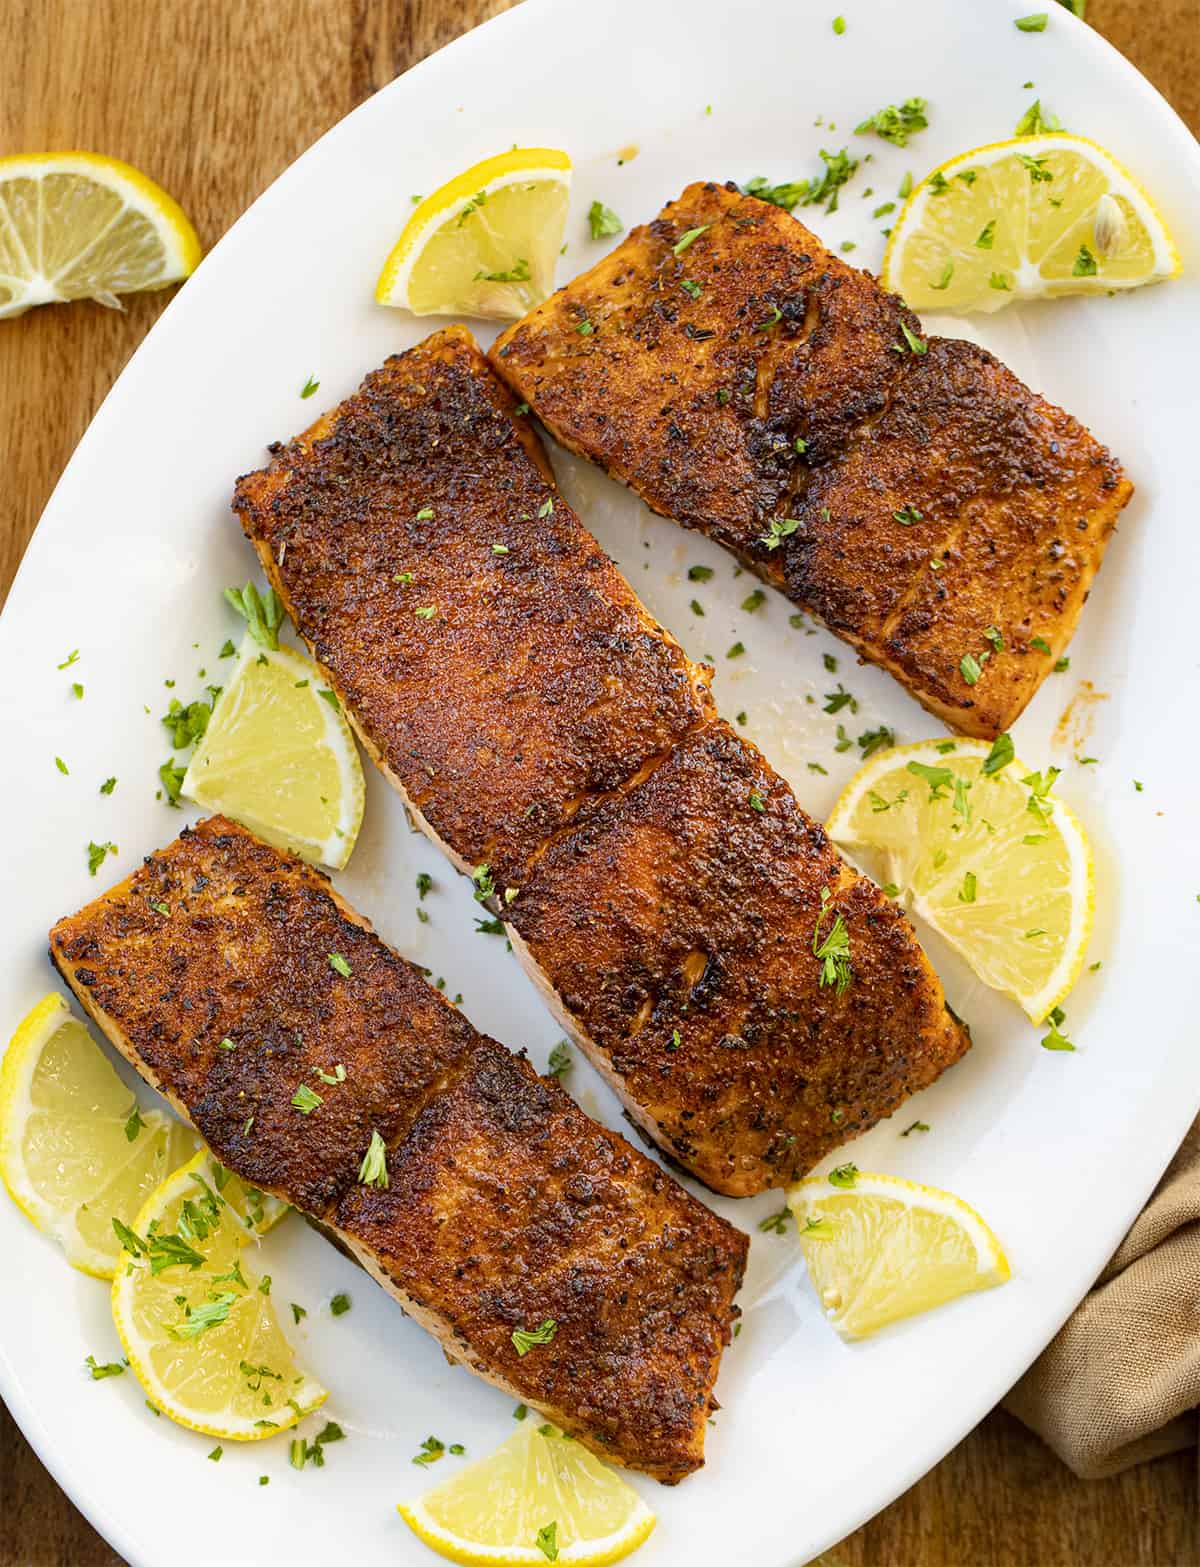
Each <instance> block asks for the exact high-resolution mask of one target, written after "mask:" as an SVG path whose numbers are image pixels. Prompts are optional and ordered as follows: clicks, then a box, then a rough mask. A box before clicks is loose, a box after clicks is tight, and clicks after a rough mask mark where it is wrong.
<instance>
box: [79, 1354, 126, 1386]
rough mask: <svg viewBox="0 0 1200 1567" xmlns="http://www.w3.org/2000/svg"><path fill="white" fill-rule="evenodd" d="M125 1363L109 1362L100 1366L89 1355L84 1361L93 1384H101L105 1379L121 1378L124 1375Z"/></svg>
mask: <svg viewBox="0 0 1200 1567" xmlns="http://www.w3.org/2000/svg"><path fill="white" fill-rule="evenodd" d="M126 1364H127V1362H124V1361H120V1360H110V1361H109V1362H108V1363H107V1364H106V1365H101V1364H100V1363H99V1362H98V1361H97V1359H96V1357H95V1356H94V1355H89V1356H88V1358H87V1359H86V1360H85V1361H84V1365H85V1366H86V1367H87V1368H88V1372H89V1374H90V1375H91V1379H92V1381H93V1382H103V1380H104V1378H105V1377H121V1376H124V1375H125V1366H126Z"/></svg>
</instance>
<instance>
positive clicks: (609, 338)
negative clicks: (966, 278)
mask: <svg viewBox="0 0 1200 1567" xmlns="http://www.w3.org/2000/svg"><path fill="white" fill-rule="evenodd" d="M921 333H922V328H921V323H920V322H919V320H918V319H917V317H916V316H915V315H913V313H912V312H911V311H909V310H907V309H906V308H905V307H904V305H903V303H902V302H901V301H900V300H899V299H898V298H896V297H895V296H894V295H890V294H888V293H886V292H885V291H884V290H883V289H882V288H880V286H879V285H878V283H877V282H876V281H875V279H874V278H873V277H872V276H871V275H870V274H869V273H867V272H864V271H861V270H859V269H857V268H855V267H852V266H850V265H849V264H848V263H846V262H845V261H843V260H841V259H840V258H839V257H837V256H835V255H832V254H831V253H830V252H829V251H828V250H827V249H826V248H825V247H824V246H823V245H822V244H821V242H820V240H819V239H818V238H817V237H816V235H814V234H813V233H811V232H810V231H809V230H808V229H807V228H805V227H804V225H803V224H801V223H800V222H798V221H797V220H796V219H795V218H793V217H792V216H791V215H790V214H788V213H787V212H784V211H782V210H781V209H780V208H778V207H775V206H772V205H771V204H769V203H767V202H764V201H761V200H758V199H757V198H755V197H753V196H746V195H743V194H742V193H741V192H740V191H739V190H738V188H737V187H736V186H735V185H733V184H727V185H724V186H722V185H719V184H717V183H714V182H697V183H695V184H692V185H690V186H688V187H687V189H686V190H685V191H684V192H683V194H682V195H681V196H680V197H679V199H678V200H676V201H673V202H671V203H669V204H668V205H667V206H666V207H665V208H664V209H663V210H662V212H661V213H660V214H659V215H658V217H656V218H655V219H654V220H653V221H652V222H651V223H649V224H645V225H642V226H640V227H637V228H635V229H633V230H632V231H631V232H630V233H629V234H628V236H627V237H626V238H625V239H624V240H623V241H622V242H621V244H619V245H618V246H617V247H616V248H615V249H614V250H613V251H612V252H610V254H609V255H607V256H605V257H604V258H603V259H602V260H600V261H598V262H597V263H596V264H595V265H594V266H592V267H591V268H589V269H588V270H587V271H586V272H584V273H582V274H581V275H580V276H579V277H577V278H575V279H574V280H573V281H572V282H570V283H568V284H567V285H566V287H565V288H561V289H559V290H558V291H557V292H556V293H555V294H553V295H552V296H551V297H550V298H549V299H548V300H546V301H545V303H543V304H541V305H539V306H537V307H536V308H535V309H534V310H532V311H531V312H530V313H529V314H528V315H527V316H526V317H525V318H524V319H523V320H522V321H519V322H517V323H516V324H515V325H513V326H511V327H509V328H508V329H506V330H505V331H504V332H503V333H502V334H501V336H500V337H499V338H498V339H497V341H496V343H495V345H494V346H493V348H492V350H491V354H490V359H491V363H492V364H493V366H494V367H495V368H496V370H497V371H498V372H499V374H500V375H501V376H503V377H504V379H505V380H506V381H507V382H508V383H509V385H510V386H511V387H512V388H513V390H514V392H515V394H516V395H517V396H518V397H520V398H521V399H523V400H524V401H525V402H526V403H528V404H529V405H530V406H531V407H532V409H533V411H534V412H535V413H536V414H537V416H538V418H539V419H540V420H541V422H542V423H543V424H544V425H545V427H546V428H547V429H548V430H549V431H550V432H551V434H552V435H553V436H554V438H555V439H556V440H557V441H559V442H560V443H561V444H562V445H564V446H566V447H568V448H569V449H570V450H572V451H574V452H577V453H579V454H580V455H582V456H584V457H587V458H589V459H590V460H591V461H593V462H596V463H598V464H600V465H601V466H602V467H603V468H604V469H605V470H606V471H607V472H608V473H609V474H610V475H611V476H612V477H614V478H616V479H618V480H620V481H622V482H624V483H625V484H627V485H629V486H630V487H631V488H632V489H633V490H634V491H635V492H636V493H637V494H638V495H639V496H640V497H641V499H642V500H643V501H645V502H646V504H647V505H648V506H650V507H651V508H652V509H653V510H655V511H657V512H659V513H660V514H662V515H663V516H667V517H671V518H673V519H674V520H675V521H677V522H679V523H681V524H683V525H684V526H685V527H689V528H695V529H697V530H699V531H700V532H702V533H705V534H707V535H708V536H709V537H711V538H713V539H714V540H716V541H717V542H718V543H720V544H722V545H724V546H725V547H726V548H727V549H729V550H731V551H732V552H733V553H734V554H735V555H736V556H737V557H738V559H739V560H741V561H742V562H743V563H744V564H745V565H746V566H748V567H749V568H750V569H752V570H753V571H755V572H756V573H757V574H758V575H759V576H760V577H762V578H763V579H764V580H765V581H767V582H769V583H770V584H771V585H772V586H774V587H777V588H779V589H781V590H782V591H783V592H784V593H786V594H787V595H788V596H789V597H790V598H791V599H792V600H793V601H794V602H795V603H797V604H799V605H800V606H801V607H802V608H803V609H805V610H806V611H807V612H809V613H810V614H812V615H813V616H814V617H815V618H816V619H818V620H820V621H821V622H823V623H824V624H825V625H826V626H827V627H828V628H829V629H830V630H831V631H833V632H834V633H835V634H836V635H838V636H840V637H843V638H844V639H845V640H846V641H847V642H849V643H850V645H851V646H852V647H854V648H855V649H856V651H857V652H859V653H860V654H861V655H862V656H863V657H864V658H866V659H869V660H870V661H872V662H874V663H877V664H881V665H882V666H883V667H884V668H886V669H887V670H888V671H889V672H890V673H891V674H892V675H894V676H895V677H896V679H898V680H899V681H900V682H901V684H902V685H904V686H905V688H906V689H907V690H908V691H909V692H910V694H911V695H913V696H914V697H915V698H916V699H917V700H918V701H919V702H921V703H922V704H923V705H924V706H925V707H926V708H928V709H929V711H930V712H932V713H934V714H935V715H936V716H937V717H938V718H940V719H941V720H942V721H943V722H945V723H946V724H948V725H949V726H950V727H951V728H954V729H957V730H959V731H960V732H962V733H964V734H970V735H975V736H980V737H982V738H985V739H994V738H995V737H996V735H998V734H999V733H1001V732H1002V731H1003V730H1005V729H1007V728H1009V727H1010V726H1011V725H1012V724H1013V723H1014V722H1015V721H1016V719H1017V717H1018V716H1019V715H1020V713H1021V712H1022V711H1023V710H1024V708H1025V706H1026V705H1027V703H1028V702H1029V701H1030V699H1031V698H1032V696H1033V695H1034V693H1035V692H1036V691H1037V689H1038V688H1039V686H1040V685H1041V683H1042V681H1043V680H1044V679H1045V678H1046V676H1047V675H1049V674H1050V673H1051V672H1053V671H1054V669H1055V667H1056V664H1057V663H1058V661H1059V659H1060V658H1061V657H1062V655H1063V654H1064V652H1065V650H1066V647H1067V644H1068V642H1069V640H1070V637H1071V635H1072V633H1073V631H1074V629H1075V626H1076V623H1077V621H1078V618H1079V614H1080V611H1081V609H1082V607H1083V604H1084V601H1085V600H1086V598H1087V596H1088V593H1089V590H1090V588H1091V584H1092V581H1093V579H1094V577H1095V574H1096V571H1097V569H1098V568H1099V565H1100V562H1101V560H1102V558H1103V555H1104V552H1105V549H1106V546H1107V544H1108V542H1109V540H1110V538H1111V536H1112V534H1113V531H1114V529H1115V527H1116V522H1117V518H1118V515H1119V513H1120V512H1121V510H1122V508H1123V507H1124V506H1125V504H1126V502H1127V501H1128V500H1129V498H1130V495H1131V494H1132V490H1133V487H1132V485H1131V483H1130V482H1129V480H1128V479H1127V478H1126V477H1125V475H1124V474H1123V473H1122V470H1121V467H1120V464H1119V463H1118V462H1117V461H1116V460H1115V459H1114V458H1113V457H1112V455H1111V453H1109V452H1108V451H1107V450H1106V448H1105V447H1103V446H1101V445H1100V444H1099V442H1097V441H1096V440H1095V439H1094V438H1093V437H1092V436H1091V435H1090V434H1089V433H1088V431H1087V430H1086V429H1084V428H1083V426H1082V425H1081V424H1080V423H1079V422H1078V420H1076V419H1074V418H1072V417H1071V416H1070V415H1069V414H1066V413H1064V412H1063V410H1062V409H1060V408H1056V407H1055V406H1054V405H1053V404H1051V403H1049V402H1047V401H1046V400H1045V399H1044V398H1041V397H1038V396H1037V395H1035V394H1034V393H1032V392H1030V391H1029V389H1028V388H1027V387H1025V386H1024V385H1022V383H1021V382H1020V381H1019V380H1018V379H1017V378H1016V377H1015V376H1014V375H1012V374H1011V372H1010V371H1008V370H1007V369H1006V368H1005V367H1004V366H1003V365H1002V364H1000V363H999V361H998V360H996V359H995V358H994V357H993V356H992V355H991V354H989V353H988V352H987V351H986V350H984V349H982V348H979V347H977V346H976V345H975V344H973V343H969V342H965V341H963V340H961V339H949V338H939V337H929V338H925V337H923V336H922V335H921ZM909 345H912V346H911V348H910V346H909ZM773 524H774V525H775V527H773ZM779 526H783V527H785V528H787V529H790V530H791V531H790V532H785V533H782V534H779V533H777V532H776V528H777V527H779Z"/></svg>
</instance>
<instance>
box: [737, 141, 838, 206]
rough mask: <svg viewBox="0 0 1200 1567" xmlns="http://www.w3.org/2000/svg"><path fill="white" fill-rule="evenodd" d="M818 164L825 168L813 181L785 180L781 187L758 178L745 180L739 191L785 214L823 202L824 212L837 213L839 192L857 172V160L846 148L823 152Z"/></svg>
mask: <svg viewBox="0 0 1200 1567" xmlns="http://www.w3.org/2000/svg"><path fill="white" fill-rule="evenodd" d="M821 161H822V163H823V164H824V165H825V167H824V168H823V169H822V171H821V173H820V174H819V175H814V176H813V177H812V179H808V180H788V181H785V182H784V183H783V184H780V185H770V184H768V182H767V181H766V180H765V179H764V178H763V176H762V175H761V174H760V175H757V176H756V177H755V178H754V179H752V180H747V181H746V183H745V184H744V185H743V186H742V190H743V191H744V192H745V193H746V195H747V196H757V197H758V199H759V201H769V202H770V203H771V205H772V206H773V207H782V208H783V210H784V211H785V212H791V211H792V210H793V209H794V208H796V207H798V206H805V207H811V206H813V205H814V204H816V203H818V202H822V201H823V202H825V203H826V206H825V211H826V212H836V211H837V206H838V192H839V191H840V190H841V188H842V186H843V185H845V184H846V182H847V181H848V180H850V179H851V178H852V177H853V175H854V172H855V170H856V169H857V168H858V159H857V158H852V157H850V155H849V151H848V149H847V148H845V147H843V148H842V149H841V150H840V151H839V152H826V151H825V149H824V148H822V149H821Z"/></svg>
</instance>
